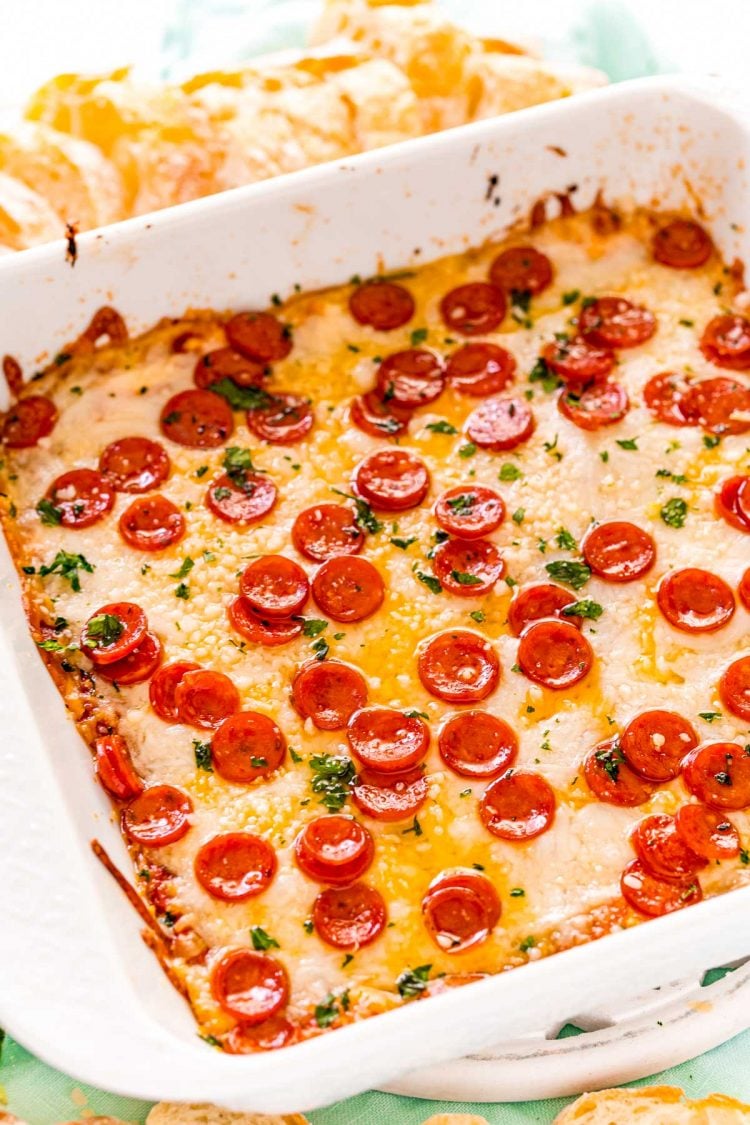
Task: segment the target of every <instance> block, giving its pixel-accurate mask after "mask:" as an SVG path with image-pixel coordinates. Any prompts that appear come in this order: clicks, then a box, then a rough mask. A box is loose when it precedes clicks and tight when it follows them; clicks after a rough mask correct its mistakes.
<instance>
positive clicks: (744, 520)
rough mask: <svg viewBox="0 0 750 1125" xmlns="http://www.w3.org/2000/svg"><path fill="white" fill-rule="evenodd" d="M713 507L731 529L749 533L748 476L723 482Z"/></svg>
mask: <svg viewBox="0 0 750 1125" xmlns="http://www.w3.org/2000/svg"><path fill="white" fill-rule="evenodd" d="M714 506H715V508H716V511H717V513H718V514H719V515H720V516H722V518H723V519H725V520H726V521H727V523H728V524H730V525H731V526H732V527H736V528H737V530H738V531H746V532H750V476H739V477H730V478H729V480H725V481H724V482H723V483H722V486H721V488H720V489H719V491H718V492H717V493H716V495H715V496H714Z"/></svg>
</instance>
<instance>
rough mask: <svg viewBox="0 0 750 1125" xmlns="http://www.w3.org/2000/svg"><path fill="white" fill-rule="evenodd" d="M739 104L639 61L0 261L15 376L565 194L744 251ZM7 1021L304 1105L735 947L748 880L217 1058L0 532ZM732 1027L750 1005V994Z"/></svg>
mask: <svg viewBox="0 0 750 1125" xmlns="http://www.w3.org/2000/svg"><path fill="white" fill-rule="evenodd" d="M749 167H750V114H748V112H747V111H746V110H744V109H741V108H738V106H737V103H736V99H733V98H732V95H731V93H730V92H726V91H724V90H723V89H722V88H721V86H720V85H719V84H717V83H714V82H711V81H709V80H706V81H705V82H696V83H693V82H685V81H675V80H663V79H649V80H645V81H637V82H633V83H629V84H625V85H622V86H617V87H613V88H610V89H605V90H599V91H595V92H593V93H589V94H585V95H580V96H578V97H576V98H575V99H572V100H570V101H567V102H559V103H554V104H549V105H544V106H539V107H536V108H533V109H529V110H524V111H521V112H519V113H516V114H513V115H511V116H509V117H506V118H502V119H497V120H494V121H485V122H482V123H478V124H475V125H469V126H464V127H462V128H458V129H455V130H452V131H450V132H448V133H444V134H440V135H437V136H433V137H427V138H423V139H419V140H416V141H410V142H407V143H405V144H401V145H397V146H394V147H392V148H389V149H387V150H383V151H380V152H374V153H369V154H365V155H362V156H358V157H355V158H352V159H350V160H346V161H344V162H342V163H339V164H330V165H326V166H324V167H319V168H314V169H311V170H308V171H304V172H300V173H297V174H295V175H291V176H286V177H282V178H280V179H278V180H272V181H267V182H265V183H261V184H257V185H254V186H251V187H248V188H242V189H238V190H237V191H233V192H228V193H226V194H223V195H220V196H214V197H213V198H208V199H204V200H200V201H198V202H195V203H190V204H186V205H185V206H182V207H179V208H175V209H173V210H171V211H166V212H161V213H159V214H157V215H154V216H151V217H148V216H146V217H140V218H138V219H134V220H131V221H129V222H126V223H122V224H119V225H117V226H115V227H111V228H107V229H104V230H101V231H97V232H92V233H90V234H87V235H84V236H82V237H81V238H80V239H79V240H78V261H77V263H76V264H75V268H71V265H70V264H69V263H67V262H66V260H65V252H64V251H65V247H64V245H63V244H62V243H57V244H53V245H51V246H45V247H41V248H39V249H35V250H31V251H27V252H25V253H23V254H19V255H17V256H8V257H7V258H4V259H3V260H2V261H0V308H2V332H1V334H0V336H1V339H0V343H1V347H2V351H3V352H5V353H9V354H11V355H13V356H15V357H17V358H18V359H19V361H20V362H21V363H22V365H23V368H24V371H25V372H27V374H28V373H31V372H33V371H34V369H35V368H36V367H37V366H39V365H40V364H42V363H44V362H48V361H49V359H50V357H51V356H53V355H54V354H55V353H56V352H57V351H59V350H60V349H61V348H62V347H63V346H64V345H65V343H66V341H68V340H70V339H72V338H74V337H75V336H77V335H78V334H79V333H80V332H81V331H82V330H83V328H84V327H85V325H86V324H87V323H88V321H89V320H90V318H91V315H92V313H93V312H94V311H95V309H97V308H98V307H99V306H100V305H102V304H112V305H114V306H115V307H116V308H117V309H118V310H119V311H120V312H121V313H122V314H123V316H124V317H125V319H126V322H127V324H128V326H129V328H130V330H131V332H133V333H136V332H140V331H142V330H144V329H145V328H147V327H149V326H150V325H152V324H153V323H154V322H155V321H156V320H158V319H159V318H160V317H162V316H169V315H179V314H181V313H182V312H183V310H184V309H185V308H187V307H190V306H192V307H199V308H200V307H213V308H218V309H225V308H231V307H253V306H258V307H263V306H265V304H266V303H267V300H268V294H269V293H272V292H278V293H281V294H286V293H288V292H290V291H291V290H292V289H293V287H294V286H295V285H300V286H301V287H302V288H303V289H314V288H318V287H321V286H327V285H332V284H337V283H341V282H343V281H345V280H346V279H347V278H349V277H350V276H352V275H353V274H360V275H362V276H369V275H372V274H374V273H378V272H383V271H385V270H392V269H397V268H404V267H408V266H410V265H413V264H419V263H422V262H424V261H427V260H430V259H432V258H436V257H440V256H442V255H445V254H450V253H456V252H459V251H461V250H463V249H466V248H467V247H470V246H473V245H477V244H480V243H482V242H484V241H485V240H487V239H496V238H500V237H502V236H503V235H504V233H505V232H506V231H507V230H508V229H509V227H511V226H512V225H514V224H515V223H519V222H523V221H525V220H526V219H527V218H528V215H529V212H530V209H531V206H532V204H534V203H535V202H536V201H537V200H539V199H541V198H545V199H547V200H548V201H549V213H550V214H554V213H555V209H556V208H559V206H560V201H559V198H558V197H561V196H563V195H565V196H566V197H567V198H568V199H572V201H573V203H574V205H575V206H576V208H578V209H584V208H586V207H588V206H590V205H591V204H592V203H593V201H594V199H595V197H596V196H597V194H598V193H599V192H601V193H602V194H603V197H604V198H605V200H606V201H607V202H612V203H619V204H622V205H624V206H630V205H642V206H647V207H654V208H659V209H679V208H691V209H693V210H695V209H696V208H698V209H700V210H701V211H702V213H703V215H704V221H705V222H706V224H707V226H708V227H709V228H710V229H711V232H712V234H713V236H714V239H715V241H716V243H717V244H718V246H719V247H720V249H721V251H722V253H723V255H724V258H725V260H727V261H729V262H731V261H733V260H734V259H735V258H740V259H747V257H748V252H749V251H750V234H749V233H748V229H747V228H748V222H747V220H748V215H747V199H748V198H749V195H748V189H749V187H750V185H749V184H748V168H749ZM0 610H1V613H2V618H1V620H2V629H1V630H0V674H1V675H2V681H3V686H4V690H3V692H2V695H1V696H0V722H1V723H2V729H3V734H4V737H3V743H2V750H1V751H0V792H2V795H3V811H2V815H1V816H0V849H1V854H2V856H3V863H2V865H0V891H1V893H2V923H1V924H0V1024H2V1026H3V1027H5V1028H6V1029H7V1031H8V1032H9V1033H10V1034H11V1035H13V1036H14V1037H15V1038H16V1039H18V1040H19V1041H20V1042H21V1043H22V1044H24V1045H25V1046H26V1047H28V1048H29V1049H30V1050H32V1051H34V1052H35V1053H36V1054H37V1055H39V1056H41V1057H42V1058H43V1059H45V1060H46V1061H47V1062H49V1063H51V1064H52V1065H54V1066H56V1067H58V1068H60V1069H61V1070H63V1071H66V1072H68V1073H69V1074H71V1075H73V1076H75V1077H76V1078H77V1079H79V1080H82V1081H86V1082H90V1083H92V1084H93V1085H96V1086H100V1087H104V1088H106V1089H109V1090H111V1091H116V1092H118V1093H121V1094H126V1095H131V1096H134V1097H143V1098H150V1099H155V1100H156V1099H168V1100H174V1101H196V1102H217V1103H219V1104H221V1105H225V1106H228V1107H230V1108H233V1109H237V1110H259V1111H266V1112H287V1111H292V1110H301V1109H302V1110H303V1109H311V1108H314V1107H316V1106H319V1105H323V1104H326V1103H329V1102H332V1101H334V1100H336V1099H339V1098H343V1097H345V1096H347V1095H350V1094H353V1093H356V1092H357V1091H359V1090H363V1089H366V1088H369V1087H372V1086H378V1085H381V1084H383V1083H386V1082H389V1081H392V1080H393V1079H395V1078H396V1077H397V1076H398V1075H400V1074H403V1073H404V1072H406V1071H408V1070H411V1069H414V1068H416V1067H422V1066H425V1065H427V1064H431V1063H439V1062H440V1061H442V1060H445V1059H448V1058H451V1057H457V1056H460V1055H463V1054H467V1053H470V1052H473V1051H477V1050H480V1049H481V1048H485V1047H488V1046H489V1045H491V1044H492V1043H493V1042H497V1041H498V1040H500V1039H502V1038H503V1037H508V1036H511V1035H512V1036H513V1037H515V1038H518V1037H519V1036H521V1035H523V1034H524V1033H525V1032H529V1031H531V1030H532V1029H533V1028H534V1027H538V1026H539V1025H540V1024H542V1025H545V1026H549V1027H550V1028H551V1029H554V1028H555V1027H559V1026H560V1025H561V1024H562V1023H564V1022H566V1021H567V1020H574V1021H577V1022H584V1021H585V1020H587V1019H588V1020H592V1019H595V1017H596V1012H597V1008H598V1006H599V1005H600V1004H604V1003H605V1002H609V1001H612V1000H616V999H617V998H624V997H626V996H628V994H629V993H631V992H633V991H643V990H644V989H645V988H648V987H655V986H657V985H659V984H662V983H664V982H666V981H668V980H670V979H672V978H674V977H677V976H679V975H687V974H689V973H691V972H696V971H699V970H701V969H703V968H705V966H706V964H707V963H709V962H713V963H716V964H721V963H724V962H727V961H731V960H736V959H738V958H740V957H742V956H744V955H746V954H748V952H750V939H748V937H747V936H746V935H747V933H748V931H750V887H747V888H744V889H741V890H736V891H733V892H731V894H729V895H725V896H723V897H720V898H716V899H711V900H709V901H706V902H703V903H701V904H699V905H697V906H694V907H692V908H691V909H690V910H687V911H682V912H678V913H677V914H674V915H671V916H669V917H665V918H661V919H657V920H655V921H652V922H650V923H649V924H648V925H645V926H638V927H636V928H635V929H632V930H629V931H626V932H622V933H616V934H613V935H611V936H609V937H606V938H602V939H600V940H599V941H597V942H594V943H590V944H588V945H583V946H579V947H577V948H573V949H570V950H567V951H565V952H562V953H558V954H555V955H554V956H552V957H549V958H547V959H545V960H540V961H535V962H531V963H529V964H528V965H526V966H524V967H522V968H518V969H515V970H513V971H512V972H505V973H502V974H500V975H498V976H496V977H494V978H491V979H488V980H485V981H481V982H478V983H475V984H472V985H470V986H467V987H465V988H460V989H453V990H449V991H448V992H446V993H445V994H444V995H442V996H438V997H435V998H434V999H432V1000H431V1001H430V1003H429V1004H425V1003H412V1004H409V1005H405V1006H404V1007H403V1008H400V1009H398V1010H395V1011H392V1012H389V1013H387V1014H384V1015H380V1016H377V1017H374V1018H372V1019H368V1020H365V1021H363V1022H361V1023H358V1024H355V1025H352V1026H347V1027H344V1028H342V1029H341V1030H338V1031H336V1032H335V1034H329V1035H325V1036H322V1037H319V1038H317V1039H313V1040H310V1041H307V1042H304V1043H302V1044H299V1045H295V1046H291V1047H287V1048H285V1049H283V1050H280V1051H277V1052H270V1053H267V1054H259V1055H254V1056H243V1057H230V1056H225V1055H223V1054H222V1053H221V1052H219V1051H213V1050H210V1049H209V1048H207V1047H206V1045H205V1044H204V1043H202V1042H201V1041H200V1040H199V1039H198V1037H197V1035H196V1028H195V1024H194V1022H193V1017H192V1015H191V1013H190V1011H189V1010H188V1007H187V1005H186V1004H185V1003H184V1002H183V1000H182V999H181V998H180V996H179V995H178V994H177V993H176V992H175V991H174V990H173V989H172V987H171V986H170V985H169V983H168V982H167V980H166V978H165V977H164V976H163V974H162V972H161V970H160V968H159V966H158V963H157V961H156V958H155V957H153V955H152V953H151V952H150V951H149V950H148V949H147V948H146V947H145V945H144V944H143V942H142V941H141V938H140V936H139V930H140V922H139V919H138V917H137V915H136V914H135V912H134V911H133V910H132V907H131V906H130V905H129V904H128V903H127V901H126V900H125V897H124V896H123V895H122V894H121V892H120V891H119V890H118V888H117V887H116V886H115V884H114V883H113V882H112V881H111V880H110V879H109V877H108V876H107V875H106V873H105V872H104V871H103V869H102V868H101V867H100V866H99V865H98V864H97V863H96V861H95V859H94V857H93V855H92V853H91V850H90V847H89V842H90V840H91V839H92V837H97V838H98V839H100V840H101V841H102V843H103V844H104V846H105V848H106V849H107V850H108V852H109V853H110V855H111V856H112V857H113V858H114V859H115V861H116V862H117V863H118V865H119V866H120V867H121V868H122V870H124V871H126V872H129V871H130V868H131V864H130V859H129V857H128V855H127V853H126V850H125V847H124V844H123V842H122V840H121V838H120V834H119V831H118V830H117V828H116V826H115V825H114V823H113V819H112V815H111V809H110V806H109V804H108V802H107V800H106V798H105V796H104V795H103V793H102V792H101V790H100V789H99V787H98V786H96V785H94V784H92V777H91V765H90V758H89V755H88V754H87V753H85V752H84V747H83V745H82V743H81V741H80V738H79V736H78V734H77V733H76V731H75V729H74V726H73V724H72V722H66V721H65V710H64V705H63V702H62V699H61V698H60V696H59V695H58V693H57V691H56V689H55V687H54V684H53V682H52V680H51V678H50V677H49V676H48V674H47V671H46V669H45V668H44V666H43V664H42V662H41V661H40V660H39V657H38V654H37V652H36V650H35V646H34V644H33V642H32V641H31V639H30V637H29V635H28V631H27V626H26V621H25V618H24V614H23V610H22V607H21V599H20V596H19V584H18V581H17V578H16V576H15V572H14V569H13V566H12V564H11V560H10V558H9V555H8V552H7V549H6V547H5V544H4V543H3V545H2V547H0ZM748 1025H750V1013H748Z"/></svg>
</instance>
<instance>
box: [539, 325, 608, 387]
mask: <svg viewBox="0 0 750 1125" xmlns="http://www.w3.org/2000/svg"><path fill="white" fill-rule="evenodd" d="M542 359H543V360H544V362H545V363H546V364H547V366H548V367H549V368H550V370H552V371H554V373H555V375H557V377H558V378H559V379H562V381H563V382H564V383H566V384H567V385H568V387H570V388H571V390H573V389H576V388H579V389H583V388H584V387H587V386H588V385H589V384H590V383H603V382H604V380H605V379H606V378H607V376H608V375H609V374H610V373H611V371H612V369H613V367H614V366H615V357H614V353H613V352H611V351H610V350H609V348H597V347H596V346H595V345H594V344H591V343H589V341H588V340H584V338H583V337H582V336H574V337H573V339H572V340H566V339H559V340H555V341H553V342H552V343H551V344H546V345H545V347H544V348H543V349H542Z"/></svg>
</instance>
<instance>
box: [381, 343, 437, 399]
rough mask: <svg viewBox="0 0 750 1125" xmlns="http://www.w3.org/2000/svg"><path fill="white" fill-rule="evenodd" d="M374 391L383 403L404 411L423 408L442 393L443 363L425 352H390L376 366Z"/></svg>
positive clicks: (416, 350) (433, 355)
mask: <svg viewBox="0 0 750 1125" xmlns="http://www.w3.org/2000/svg"><path fill="white" fill-rule="evenodd" d="M376 388H377V392H378V394H379V395H380V397H381V398H382V399H383V401H384V402H392V403H393V404H394V405H396V406H402V407H405V408H406V409H407V410H413V409H414V408H415V407H417V406H424V405H425V403H428V402H434V401H435V399H436V398H438V397H439V396H440V395H441V394H442V393H443V390H444V389H445V373H444V371H443V362H442V360H441V359H440V357H439V356H436V355H435V353H434V352H430V351H427V349H426V348H410V349H409V350H408V351H405V352H394V353H393V355H387V356H386V357H385V359H384V360H383V362H382V363H381V364H380V366H379V368H378V378H377V383H376Z"/></svg>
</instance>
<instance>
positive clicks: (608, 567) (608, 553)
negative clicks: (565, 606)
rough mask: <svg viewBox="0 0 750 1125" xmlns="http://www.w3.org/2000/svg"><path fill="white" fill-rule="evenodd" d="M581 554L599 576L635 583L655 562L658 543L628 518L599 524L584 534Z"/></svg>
mask: <svg viewBox="0 0 750 1125" xmlns="http://www.w3.org/2000/svg"><path fill="white" fill-rule="evenodd" d="M581 553H582V554H583V557H584V559H585V560H586V562H587V563H588V565H589V566H590V567H591V569H592V570H593V572H594V574H597V575H598V576H599V578H604V579H606V580H607V582H634V581H635V580H636V579H637V578H642V577H643V575H644V574H647V573H648V571H649V570H651V567H652V566H653V565H654V563H655V562H656V544H655V543H654V541H653V539H652V538H651V536H650V535H649V534H648V532H646V531H643V530H642V529H641V528H640V527H636V525H635V524H634V523H627V522H626V521H625V520H611V521H610V522H609V523H600V524H599V525H598V526H597V527H592V529H591V530H590V531H589V532H588V533H587V535H586V536H585V538H584V540H583V542H582V544H581Z"/></svg>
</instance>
